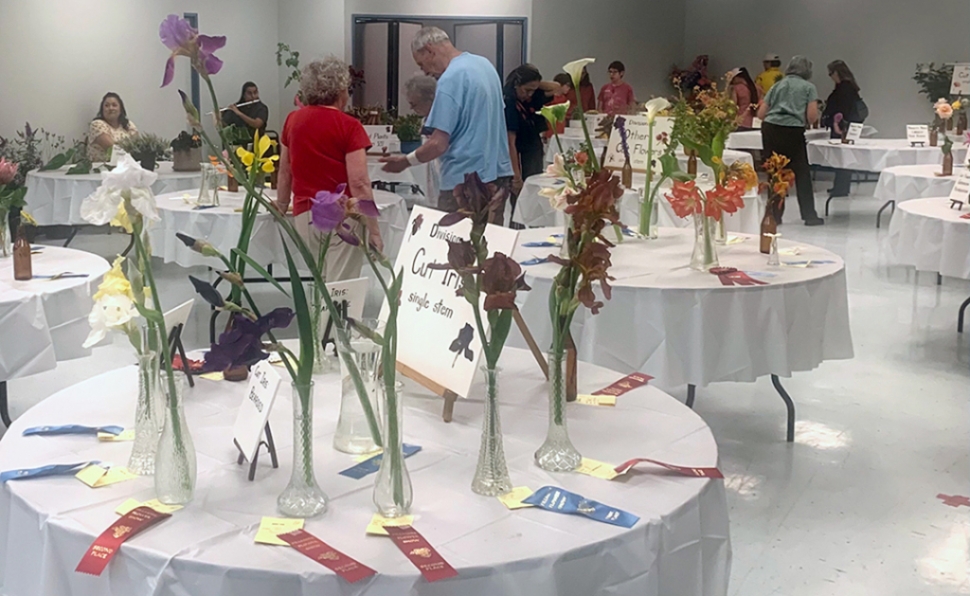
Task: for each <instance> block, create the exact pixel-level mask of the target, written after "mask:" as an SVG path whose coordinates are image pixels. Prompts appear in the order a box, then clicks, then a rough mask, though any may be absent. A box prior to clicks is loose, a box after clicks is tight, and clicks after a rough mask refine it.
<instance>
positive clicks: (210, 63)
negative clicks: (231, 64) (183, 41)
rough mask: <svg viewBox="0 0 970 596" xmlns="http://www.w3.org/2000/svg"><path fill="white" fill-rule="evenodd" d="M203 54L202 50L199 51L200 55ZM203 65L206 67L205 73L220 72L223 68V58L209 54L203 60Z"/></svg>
mask: <svg viewBox="0 0 970 596" xmlns="http://www.w3.org/2000/svg"><path fill="white" fill-rule="evenodd" d="M202 55H203V54H202V52H199V56H200V57H201V56H202ZM202 66H203V68H205V74H210V75H214V74H218V72H219V71H220V70H222V60H220V59H219V58H217V57H216V56H215V55H214V54H209V55H208V56H206V57H205V60H204V61H203V62H202Z"/></svg>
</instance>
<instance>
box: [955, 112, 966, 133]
mask: <svg viewBox="0 0 970 596" xmlns="http://www.w3.org/2000/svg"><path fill="white" fill-rule="evenodd" d="M966 131H967V113H966V112H960V114H959V115H957V134H958V135H962V134H963V133H965V132H966Z"/></svg>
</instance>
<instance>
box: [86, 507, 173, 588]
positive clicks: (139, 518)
mask: <svg viewBox="0 0 970 596" xmlns="http://www.w3.org/2000/svg"><path fill="white" fill-rule="evenodd" d="M170 517H172V514H171V513H160V512H158V511H155V510H154V509H152V508H150V507H137V508H135V509H132V510H131V511H129V512H128V513H126V514H125V515H123V516H121V518H119V519H118V521H116V522H114V523H113V524H111V526H110V527H109V528H108V529H107V530H105V531H104V532H102V533H101V535H100V536H98V538H97V540H95V541H94V544H92V545H91V548H89V549H88V551H87V552H86V553H84V557H82V558H81V562H80V563H78V565H77V569H75V570H74V571H76V572H79V573H87V574H89V575H101V573H102V572H103V571H104V569H105V567H107V566H108V563H110V562H111V559H112V558H114V556H115V555H116V554H118V550H119V549H120V548H121V545H122V544H123V543H124V542H125V541H126V540H128V539H129V538H131V537H132V536H134V535H135V534H138V533H139V532H141V531H143V530H147V529H148V528H150V527H152V526H154V525H155V524H157V523H159V522H161V521H163V520H165V519H168V518H170Z"/></svg>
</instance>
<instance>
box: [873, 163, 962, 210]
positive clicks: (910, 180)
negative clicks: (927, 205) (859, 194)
mask: <svg viewBox="0 0 970 596" xmlns="http://www.w3.org/2000/svg"><path fill="white" fill-rule="evenodd" d="M940 170H941V166H938V165H922V166H895V167H892V168H886V169H885V170H883V171H882V172H880V173H879V182H878V183H876V191H875V197H876V198H877V199H879V200H880V201H896V202H897V203H899V202H902V201H908V200H910V199H921V198H923V197H945V196H949V194H950V191H951V190H953V185H954V184H955V183H956V179H957V176H959V175H960V171H961V170H960V168H959V167H955V168H954V169H953V176H939V175H938V174H939V173H940Z"/></svg>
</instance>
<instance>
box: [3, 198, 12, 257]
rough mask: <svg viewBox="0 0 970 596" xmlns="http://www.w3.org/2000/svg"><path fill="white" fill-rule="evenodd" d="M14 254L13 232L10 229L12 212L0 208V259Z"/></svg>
mask: <svg viewBox="0 0 970 596" xmlns="http://www.w3.org/2000/svg"><path fill="white" fill-rule="evenodd" d="M12 254H13V234H11V231H10V213H8V212H6V211H4V210H2V209H0V259H3V258H6V257H9V256H10V255H12Z"/></svg>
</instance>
